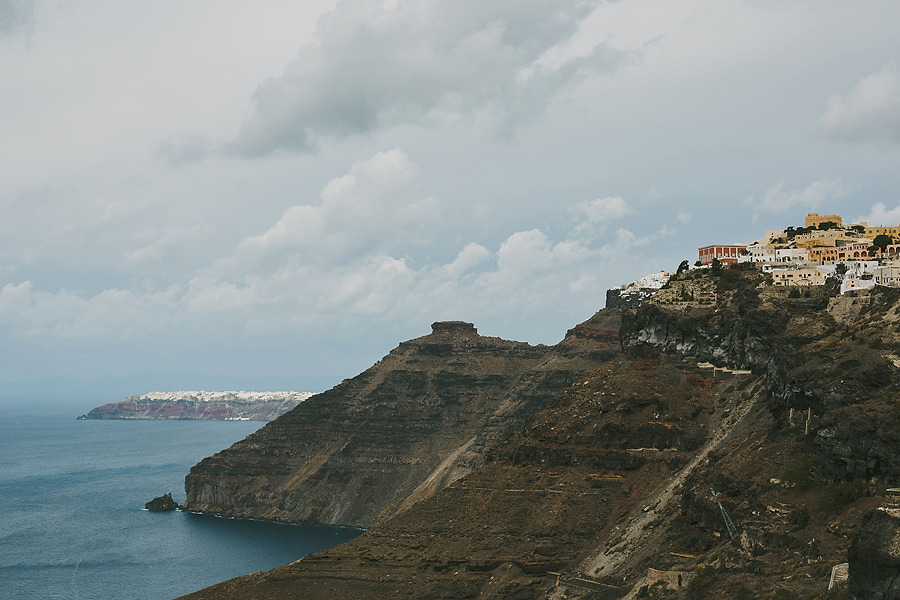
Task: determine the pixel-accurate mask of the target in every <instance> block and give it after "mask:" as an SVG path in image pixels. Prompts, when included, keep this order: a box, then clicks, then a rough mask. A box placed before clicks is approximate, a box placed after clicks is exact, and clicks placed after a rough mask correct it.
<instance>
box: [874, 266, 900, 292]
mask: <svg viewBox="0 0 900 600" xmlns="http://www.w3.org/2000/svg"><path fill="white" fill-rule="evenodd" d="M875 285H885V286H888V287H900V263H888V264H886V265H881V266H880V267H875Z"/></svg>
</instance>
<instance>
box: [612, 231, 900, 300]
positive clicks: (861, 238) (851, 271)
mask: <svg viewBox="0 0 900 600" xmlns="http://www.w3.org/2000/svg"><path fill="white" fill-rule="evenodd" d="M895 242H900V225H897V226H869V224H868V223H865V222H860V223H853V224H851V225H844V222H843V219H842V218H841V217H840V216H839V215H820V214H818V213H809V214H807V215H806V221H805V223H804V226H803V227H798V228H794V227H787V228H786V229H782V230H775V231H767V232H766V233H765V235H764V236H763V237H762V238H760V239H759V240H757V241H755V242H753V243H750V244H710V245H708V246H703V247H701V248H699V249H698V260H697V262H696V263H695V264H694V266H695V267H700V268H717V267H719V266H720V265H732V264H738V263H755V264H757V266H758V267H759V268H760V269H761V270H762V271H763V273H766V274H769V275H771V276H772V280H771V283H772V285H776V286H813V285H825V283H826V282H827V281H828V280H829V279H839V280H840V282H841V294H844V293H846V292H848V291H851V290H864V289H870V288H873V287H875V286H876V285H881V286H888V287H900V243H895ZM686 262H687V261H685V263H682V267H680V268H679V269H680V270H681V269H682V268H685V267H687V265H686ZM670 276H671V274H670V273H654V274H651V275H648V276H646V277H644V278H642V279H639V280H638V281H635V282H634V283H632V284H629V285H626V286H619V287H618V288H614V289H618V290H619V291H620V293H622V294H623V295H634V294H640V295H641V296H645V295H646V293H647V292H650V291H651V290H657V289H659V288H661V287H662V286H663V285H664V284H665V283H666V281H668V279H669V277H670ZM651 293H652V292H651Z"/></svg>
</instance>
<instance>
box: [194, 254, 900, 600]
mask: <svg viewBox="0 0 900 600" xmlns="http://www.w3.org/2000/svg"><path fill="white" fill-rule="evenodd" d="M766 283H767V280H766V275H765V274H762V273H759V272H758V271H757V270H755V269H751V268H748V267H745V266H743V265H737V266H735V267H723V268H721V269H719V270H715V271H714V270H697V271H693V270H691V271H688V272H685V273H681V274H678V275H676V276H674V277H673V278H672V279H671V280H669V282H668V283H667V284H666V285H665V286H663V287H662V288H661V289H660V290H659V291H658V292H656V293H654V294H653V295H652V296H650V297H646V298H644V299H643V300H642V301H641V302H640V303H639V304H637V305H626V306H622V305H621V304H619V305H617V306H616V307H615V308H614V309H612V310H610V309H605V310H603V311H601V312H599V313H597V314H596V315H594V317H592V318H591V319H589V320H588V321H586V322H584V323H582V324H580V325H576V326H575V327H573V328H572V329H570V330H569V332H568V333H567V334H566V337H565V339H564V340H563V341H562V342H560V343H559V344H557V345H556V346H554V347H551V348H542V347H533V346H528V345H523V344H520V343H517V342H506V341H503V340H497V341H495V342H492V341H491V340H490V339H485V338H481V337H480V336H477V335H476V333H475V332H474V331H473V330H471V329H469V328H465V327H463V326H462V325H454V326H452V327H436V328H435V329H434V331H433V333H432V334H431V335H429V336H425V337H423V338H418V339H416V340H411V341H410V342H405V343H404V344H401V345H400V347H398V348H397V349H395V350H394V351H392V352H391V353H390V354H389V355H388V356H386V357H385V358H384V359H382V361H380V362H379V363H378V364H376V365H375V366H373V367H372V368H371V369H369V370H368V371H366V372H365V373H363V374H361V375H360V376H358V377H356V378H354V379H351V380H348V381H346V382H344V384H342V385H341V386H338V387H337V388H335V389H334V390H331V391H330V392H326V394H322V395H320V396H317V397H316V398H314V399H311V400H310V402H308V403H304V404H303V405H301V406H300V407H299V408H297V409H295V410H294V411H292V412H291V413H288V414H287V415H285V416H284V417H281V418H280V419H277V420H276V421H274V422H272V423H270V424H268V425H267V426H266V427H264V428H262V429H261V430H260V431H259V432H257V433H256V434H254V435H252V436H250V437H249V438H247V439H246V440H245V441H244V442H240V443H239V444H236V445H235V446H233V447H232V448H231V449H229V450H227V451H225V452H222V453H220V454H219V455H216V456H214V457H211V458H209V459H206V460H205V461H203V462H202V463H200V464H199V465H198V466H196V467H194V469H193V470H192V473H191V475H189V476H188V478H187V482H186V485H187V488H188V498H189V501H192V502H198V500H203V501H204V502H209V504H208V505H206V506H209V507H210V508H212V509H213V510H214V511H215V510H216V508H217V505H216V504H215V503H216V502H221V504H220V505H218V506H221V507H222V508H223V510H222V512H223V513H225V514H233V515H238V516H242V515H247V516H254V515H259V516H261V517H263V518H276V519H280V520H292V519H304V518H306V519H309V520H313V521H318V520H323V521H325V522H335V523H337V522H345V523H354V522H355V523H367V524H368V523H374V525H372V526H371V527H370V528H369V530H368V531H367V532H366V533H364V534H362V535H360V536H359V537H357V538H354V539H353V540H352V541H350V542H348V543H346V544H343V545H341V546H338V547H335V548H332V549H330V550H327V551H325V552H320V553H317V554H313V555H310V556H307V557H305V558H303V559H301V560H298V561H296V562H294V563H290V564H288V565H284V566H282V567H277V568H275V569H273V570H271V571H267V572H263V573H255V574H251V575H246V576H242V577H238V578H236V579H233V580H230V581H227V582H223V583H220V584H218V585H216V586H213V587H210V588H207V589H205V590H201V591H198V592H196V593H194V594H191V595H190V596H188V597H189V598H191V599H192V600H207V599H213V598H215V599H216V600H229V599H234V600H237V599H241V600H246V599H260V600H262V599H267V598H303V599H304V600H317V599H320V598H321V599H323V600H324V599H326V598H327V599H328V600H331V599H333V598H386V597H394V596H403V597H408V598H423V599H424V598H428V599H433V598H446V599H459V598H484V599H488V598H490V599H493V600H500V599H503V600H513V599H515V600H538V599H542V598H556V599H562V598H570V599H576V598H581V599H583V600H589V599H593V598H604V599H606V598H610V599H612V598H662V597H667V598H673V599H678V600H690V599H695V598H786V599H791V598H793V599H796V600H805V599H820V600H821V599H825V598H829V599H837V598H842V597H843V596H844V595H845V592H846V596H847V597H848V598H854V599H856V598H885V599H887V598H896V597H897V596H896V582H897V581H900V576H898V575H897V573H898V572H900V571H898V564H900V561H898V559H897V556H898V552H897V547H898V545H897V539H898V535H897V532H898V530H900V524H898V522H897V519H896V518H895V517H894V516H893V514H891V513H890V512H889V511H888V512H885V511H871V510H870V509H872V508H875V507H877V506H880V505H881V504H882V499H880V497H882V496H884V497H885V498H886V497H887V496H889V495H890V494H891V493H894V494H895V491H894V490H893V488H894V487H895V486H896V484H897V482H898V481H900V455H898V453H897V451H896V449H897V448H898V447H900V400H898V396H897V390H900V292H898V291H897V290H891V289H885V288H880V289H879V288H875V289H874V290H871V291H866V292H859V293H856V294H849V295H845V296H840V295H838V288H837V286H821V287H818V288H812V289H804V290H802V291H801V292H800V293H792V292H796V290H789V289H784V288H781V289H779V288H777V287H772V286H767V285H766ZM620 340H621V344H619V341H620ZM514 357H516V358H515V360H514ZM516 361H518V362H516ZM516 369H520V370H516ZM500 377H502V381H501V380H500V379H498V378H500ZM557 392H559V393H557ZM313 407H315V408H314V410H313ZM423 424H431V425H430V427H429V428H426V427H425V426H424V425H423ZM488 432H490V434H488ZM329 433H332V435H331V436H329ZM467 436H468V437H467ZM469 439H473V440H475V441H473V442H472V445H471V446H466V447H464V449H463V450H460V451H459V452H457V451H456V450H458V449H459V448H460V446H462V445H463V444H464V443H465V442H466V440H469ZM480 440H485V441H484V443H483V444H482V445H481V448H480V450H479V451H478V452H471V453H470V450H471V449H473V448H475V447H476V444H478V443H480ZM329 444H331V445H329ZM454 444H457V445H456V446H454ZM464 456H465V457H469V458H470V460H466V459H463V457H464ZM460 459H463V460H460ZM447 473H452V474H451V476H449V477H447V478H441V477H440V475H441V474H447ZM423 482H438V485H435V486H434V487H432V488H428V486H427V485H424V484H423ZM426 488H428V490H429V493H418V494H417V493H416V492H417V491H422V490H425V489H426ZM394 490H396V496H393V495H391V494H392V492H393V491H394ZM410 490H412V492H411V491H410ZM195 506H197V507H198V508H201V509H202V507H203V504H202V503H198V504H196V505H195ZM318 506H322V507H324V509H323V510H321V511H317V510H316V507H318ZM265 507H268V508H265ZM357 507H362V510H359V511H358V512H354V511H357ZM356 515H360V516H356ZM327 519H331V521H328V520H327ZM847 562H849V573H850V580H849V588H847V587H845V586H847V585H848V584H847V583H842V582H841V581H840V580H841V577H839V576H838V575H839V574H840V573H846V572H847V570H846V566H845V563H847ZM832 574H834V580H833V581H831V578H832ZM830 584H833V587H834V589H831V590H829V589H828V586H829V585H830Z"/></svg>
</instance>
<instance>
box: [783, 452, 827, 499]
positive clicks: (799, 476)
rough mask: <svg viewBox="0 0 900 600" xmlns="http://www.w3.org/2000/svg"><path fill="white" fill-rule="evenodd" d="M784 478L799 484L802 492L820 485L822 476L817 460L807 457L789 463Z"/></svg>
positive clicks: (798, 487)
mask: <svg viewBox="0 0 900 600" xmlns="http://www.w3.org/2000/svg"><path fill="white" fill-rule="evenodd" d="M784 479H787V480H788V481H790V482H791V483H793V484H794V485H795V486H797V489H798V490H800V491H801V492H802V491H805V490H808V489H811V488H813V487H816V486H817V485H819V481H820V477H819V474H818V471H817V469H816V462H815V460H813V458H812V457H806V458H802V459H800V460H798V461H797V462H795V463H793V464H791V465H789V466H788V467H787V469H785V471H784Z"/></svg>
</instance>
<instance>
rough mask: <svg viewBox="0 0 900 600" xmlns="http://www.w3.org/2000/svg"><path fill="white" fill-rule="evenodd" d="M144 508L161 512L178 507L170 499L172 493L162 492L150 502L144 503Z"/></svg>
mask: <svg viewBox="0 0 900 600" xmlns="http://www.w3.org/2000/svg"><path fill="white" fill-rule="evenodd" d="M144 508H146V509H147V510H152V511H155V512H163V511H168V510H175V509H177V508H178V503H177V502H175V501H174V500H172V494H171V493H168V494H163V495H162V496H159V497H158V498H154V499H153V500H151V501H150V502H148V503H146V504H145V505H144Z"/></svg>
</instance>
